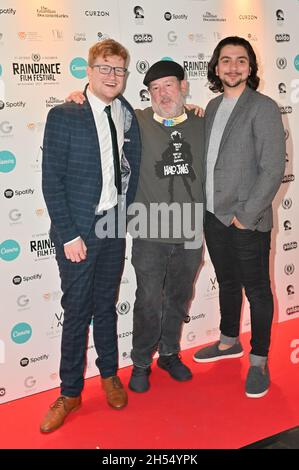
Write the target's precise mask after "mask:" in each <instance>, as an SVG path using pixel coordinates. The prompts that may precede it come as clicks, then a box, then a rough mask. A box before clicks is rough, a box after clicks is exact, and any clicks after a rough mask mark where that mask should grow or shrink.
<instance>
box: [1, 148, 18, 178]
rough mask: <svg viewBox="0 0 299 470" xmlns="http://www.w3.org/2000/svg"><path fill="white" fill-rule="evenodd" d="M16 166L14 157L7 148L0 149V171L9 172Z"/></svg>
mask: <svg viewBox="0 0 299 470" xmlns="http://www.w3.org/2000/svg"><path fill="white" fill-rule="evenodd" d="M15 166H16V157H15V156H14V154H13V153H11V152H9V150H2V152H0V172H1V173H9V172H10V171H12V170H14V169H15Z"/></svg>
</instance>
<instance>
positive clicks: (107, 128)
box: [40, 39, 140, 433]
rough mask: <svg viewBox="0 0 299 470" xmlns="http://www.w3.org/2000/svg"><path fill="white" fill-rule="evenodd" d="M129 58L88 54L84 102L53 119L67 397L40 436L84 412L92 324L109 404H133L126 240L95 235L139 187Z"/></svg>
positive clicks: (52, 204)
mask: <svg viewBox="0 0 299 470" xmlns="http://www.w3.org/2000/svg"><path fill="white" fill-rule="evenodd" d="M127 57H128V56H127V51H126V49H125V48H124V47H123V46H122V45H121V44H119V43H117V42H116V41H114V40H112V39H107V40H105V41H102V42H99V43H97V44H95V45H94V46H93V47H91V48H90V50H89V56H88V68H87V74H88V79H89V84H88V86H87V87H86V90H85V97H86V101H85V103H84V105H83V106H81V105H77V104H75V103H65V104H63V105H61V106H57V107H55V108H53V109H52V110H51V111H50V112H49V115H48V118H47V123H46V128H45V135H44V146H43V178H42V185H43V194H44V198H45V201H46V204H47V208H48V211H49V215H50V218H51V229H50V235H51V238H52V240H53V242H54V244H55V248H56V259H57V263H58V267H59V273H60V277H61V288H62V291H63V296H62V300H61V304H62V307H63V309H64V324H63V332H62V343H61V362H60V377H61V396H60V397H59V398H58V399H57V400H56V401H55V402H54V403H53V404H52V405H51V407H50V409H49V411H48V413H47V415H46V416H45V418H44V420H43V422H42V424H41V427H40V429H41V432H43V433H48V432H51V431H54V430H55V429H58V428H59V427H60V426H61V425H62V424H63V422H64V420H65V418H66V416H67V415H68V414H69V413H70V412H71V411H75V410H77V409H78V408H79V407H80V405H81V391H82V389H83V385H84V368H85V354H86V345H87V335H88V329H89V324H90V322H91V320H93V335H94V345H95V348H96V351H97V354H98V358H97V360H96V365H97V366H98V368H99V372H100V375H101V381H102V386H103V389H104V391H105V393H106V397H107V401H108V404H109V405H110V406H111V407H112V408H114V409H121V408H123V407H124V406H126V404H127V393H126V391H125V390H124V388H123V386H122V384H121V382H120V379H119V377H118V376H117V369H118V349H117V330H116V318H117V315H116V311H115V302H116V297H117V291H118V287H119V283H120V278H121V273H122V268H123V262H124V249H125V239H124V238H117V236H116V237H114V238H98V237H97V236H96V234H95V225H96V223H97V221H98V220H99V219H100V218H101V217H102V216H103V215H105V214H106V213H107V211H114V210H115V208H116V206H117V203H118V200H119V197H120V196H121V195H122V196H124V195H125V196H126V200H127V205H129V204H130V203H131V202H132V201H133V199H134V196H135V192H136V187H137V180H138V174H139V164H140V138H139V129H138V124H137V120H136V117H135V114H134V111H133V109H132V108H131V106H130V105H129V103H128V102H127V101H126V100H125V99H124V98H123V97H122V96H121V95H120V93H121V91H122V89H123V86H124V81H125V76H126V71H127V69H126V68H125V64H126V61H127ZM116 212H117V211H115V213H116Z"/></svg>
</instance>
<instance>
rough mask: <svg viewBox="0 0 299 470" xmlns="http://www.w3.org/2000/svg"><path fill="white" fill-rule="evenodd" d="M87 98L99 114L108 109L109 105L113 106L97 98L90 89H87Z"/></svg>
mask: <svg viewBox="0 0 299 470" xmlns="http://www.w3.org/2000/svg"><path fill="white" fill-rule="evenodd" d="M86 96H87V98H88V101H89V103H90V106H91V108H92V109H93V110H95V111H98V112H99V113H102V112H103V111H104V108H106V106H108V105H111V104H112V102H111V103H108V104H107V103H104V101H102V100H101V99H100V98H98V97H97V96H95V95H94V94H93V93H92V92H91V91H90V89H89V88H87V90H86Z"/></svg>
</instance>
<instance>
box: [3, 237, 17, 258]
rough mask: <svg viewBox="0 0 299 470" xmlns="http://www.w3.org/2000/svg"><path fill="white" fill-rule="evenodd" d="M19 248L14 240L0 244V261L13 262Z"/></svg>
mask: <svg viewBox="0 0 299 470" xmlns="http://www.w3.org/2000/svg"><path fill="white" fill-rule="evenodd" d="M20 251H21V248H20V245H19V244H18V242H16V241H15V240H5V241H4V242H3V243H1V244H0V259H3V260H4V261H13V260H15V259H16V258H17V257H18V256H19V254H20Z"/></svg>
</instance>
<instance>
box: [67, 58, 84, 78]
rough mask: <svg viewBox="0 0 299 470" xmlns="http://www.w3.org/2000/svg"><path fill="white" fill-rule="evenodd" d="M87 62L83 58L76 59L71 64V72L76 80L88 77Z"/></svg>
mask: <svg viewBox="0 0 299 470" xmlns="http://www.w3.org/2000/svg"><path fill="white" fill-rule="evenodd" d="M86 67H87V62H86V60H85V59H83V57H75V58H74V59H73V60H72V62H71V63H70V72H71V74H72V75H73V77H75V78H79V79H81V78H85V77H86Z"/></svg>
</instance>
